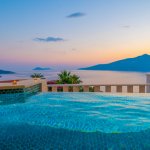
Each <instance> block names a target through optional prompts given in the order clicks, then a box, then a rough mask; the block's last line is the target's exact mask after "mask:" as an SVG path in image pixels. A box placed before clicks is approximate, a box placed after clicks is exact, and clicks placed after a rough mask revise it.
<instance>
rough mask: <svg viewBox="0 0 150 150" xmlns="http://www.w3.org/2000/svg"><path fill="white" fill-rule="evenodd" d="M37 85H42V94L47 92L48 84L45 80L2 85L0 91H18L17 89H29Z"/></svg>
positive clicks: (29, 80)
mask: <svg viewBox="0 0 150 150" xmlns="http://www.w3.org/2000/svg"><path fill="white" fill-rule="evenodd" d="M36 85H41V92H46V91H47V88H46V87H47V84H46V81H45V80H41V79H36V80H34V79H28V80H20V81H17V82H16V83H13V81H12V82H9V83H8V82H7V83H0V90H1V91H2V90H3V91H4V90H16V89H27V88H30V87H33V86H36Z"/></svg>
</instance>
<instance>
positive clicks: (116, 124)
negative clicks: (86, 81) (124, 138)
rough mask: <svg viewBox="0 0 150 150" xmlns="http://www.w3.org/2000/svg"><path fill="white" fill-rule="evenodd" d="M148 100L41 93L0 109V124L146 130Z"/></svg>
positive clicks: (148, 115)
mask: <svg viewBox="0 0 150 150" xmlns="http://www.w3.org/2000/svg"><path fill="white" fill-rule="evenodd" d="M149 118H150V97H148V96H145V97H144V96H139V95H138V96H136V95H135V96H123V95H106V94H98V93H42V94H39V95H36V96H32V97H30V98H29V99H28V100H26V101H25V102H24V103H16V104H12V105H1V106H0V120H1V123H2V124H22V123H26V124H31V125H40V126H49V127H54V128H63V129H69V130H77V131H84V132H95V131H100V132H104V133H114V132H119V133H120V132H123V133H125V132H139V131H141V130H146V129H148V128H150V120H149Z"/></svg>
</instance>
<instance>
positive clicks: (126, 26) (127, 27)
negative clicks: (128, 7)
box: [121, 25, 130, 29]
mask: <svg viewBox="0 0 150 150" xmlns="http://www.w3.org/2000/svg"><path fill="white" fill-rule="evenodd" d="M121 27H122V28H125V29H129V28H130V26H129V25H125V26H121Z"/></svg>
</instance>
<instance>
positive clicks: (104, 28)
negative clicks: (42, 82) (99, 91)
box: [0, 0, 150, 70]
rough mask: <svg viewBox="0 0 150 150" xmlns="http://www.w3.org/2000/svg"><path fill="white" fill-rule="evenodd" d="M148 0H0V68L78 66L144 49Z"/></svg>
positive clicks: (147, 34)
mask: <svg viewBox="0 0 150 150" xmlns="http://www.w3.org/2000/svg"><path fill="white" fill-rule="evenodd" d="M149 8H150V1H148V0H80V1H79V0H0V68H1V69H5V68H6V69H11V70H13V69H14V68H22V67H24V68H27V69H28V68H29V69H30V68H33V67H34V66H46V67H52V68H66V69H67V68H78V67H84V66H88V65H94V64H99V63H107V62H111V61H114V60H116V59H122V58H125V57H134V56H136V55H140V54H143V53H150V51H149V48H150V42H149V39H150V29H149V27H150V9H149Z"/></svg>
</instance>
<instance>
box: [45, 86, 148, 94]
mask: <svg viewBox="0 0 150 150" xmlns="http://www.w3.org/2000/svg"><path fill="white" fill-rule="evenodd" d="M148 89H150V84H92V85H87V84H48V91H49V92H116V93H149V91H148Z"/></svg>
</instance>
